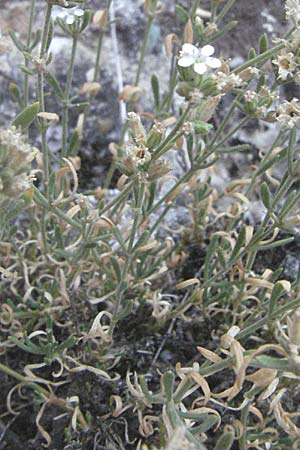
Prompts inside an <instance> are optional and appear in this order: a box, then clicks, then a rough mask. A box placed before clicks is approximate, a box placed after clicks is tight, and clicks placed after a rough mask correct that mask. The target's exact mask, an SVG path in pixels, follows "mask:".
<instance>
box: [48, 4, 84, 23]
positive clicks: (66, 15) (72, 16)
mask: <svg viewBox="0 0 300 450" xmlns="http://www.w3.org/2000/svg"><path fill="white" fill-rule="evenodd" d="M83 15H84V11H83V9H81V8H77V7H76V6H75V8H69V9H67V10H66V9H64V10H63V11H58V12H56V11H54V14H53V16H54V17H53V18H56V17H59V18H60V19H62V20H63V21H64V22H65V23H66V24H67V25H73V23H74V22H75V20H76V18H80V17H82V16H83Z"/></svg>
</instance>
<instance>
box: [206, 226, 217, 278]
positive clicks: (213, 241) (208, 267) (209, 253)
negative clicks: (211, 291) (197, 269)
mask: <svg viewBox="0 0 300 450" xmlns="http://www.w3.org/2000/svg"><path fill="white" fill-rule="evenodd" d="M218 241H219V239H218V236H216V235H215V236H213V237H212V238H211V240H210V243H209V246H208V249H207V251H206V256H205V261H204V281H206V280H207V279H208V277H209V274H210V272H211V269H212V264H211V262H210V260H211V258H212V256H213V254H214V252H215V250H216V247H217V243H218Z"/></svg>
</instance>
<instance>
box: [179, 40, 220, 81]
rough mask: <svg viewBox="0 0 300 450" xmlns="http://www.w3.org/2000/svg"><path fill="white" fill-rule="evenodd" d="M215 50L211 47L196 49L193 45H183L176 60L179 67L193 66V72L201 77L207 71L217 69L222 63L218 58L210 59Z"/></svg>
mask: <svg viewBox="0 0 300 450" xmlns="http://www.w3.org/2000/svg"><path fill="white" fill-rule="evenodd" d="M214 51H215V49H214V48H213V46H212V45H205V46H204V47H202V48H200V49H199V48H197V47H196V46H195V45H193V44H183V46H182V50H181V52H180V57H179V60H178V65H179V66H180V67H190V66H193V68H194V72H196V73H198V74H199V75H203V74H204V73H205V72H207V71H208V70H209V69H218V68H219V67H221V65H222V63H221V61H220V60H219V59H218V58H212V56H211V55H213V54H214Z"/></svg>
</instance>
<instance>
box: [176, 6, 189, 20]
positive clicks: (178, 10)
mask: <svg viewBox="0 0 300 450" xmlns="http://www.w3.org/2000/svg"><path fill="white" fill-rule="evenodd" d="M175 11H176V14H177V15H178V16H179V17H180V19H181V20H182V21H183V22H187V21H188V20H189V18H190V17H189V15H188V13H187V12H186V11H185V9H183V7H182V6H180V5H176V7H175Z"/></svg>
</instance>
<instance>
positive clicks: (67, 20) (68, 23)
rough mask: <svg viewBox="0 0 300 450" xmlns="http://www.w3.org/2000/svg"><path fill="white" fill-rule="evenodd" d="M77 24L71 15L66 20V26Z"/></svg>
mask: <svg viewBox="0 0 300 450" xmlns="http://www.w3.org/2000/svg"><path fill="white" fill-rule="evenodd" d="M74 22H75V17H74V16H73V15H72V16H71V14H69V15H68V16H67V18H66V24H67V25H72V24H73V23H74Z"/></svg>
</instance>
